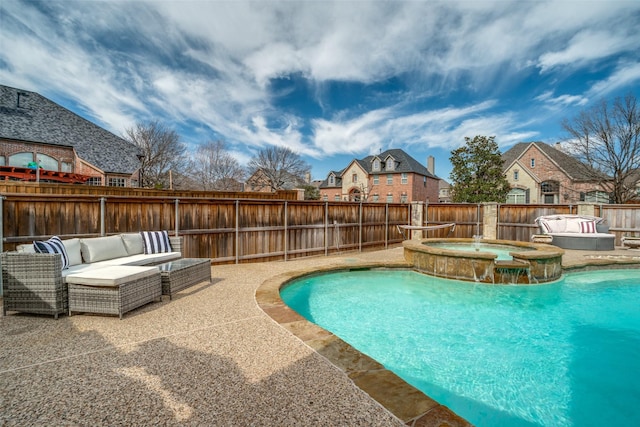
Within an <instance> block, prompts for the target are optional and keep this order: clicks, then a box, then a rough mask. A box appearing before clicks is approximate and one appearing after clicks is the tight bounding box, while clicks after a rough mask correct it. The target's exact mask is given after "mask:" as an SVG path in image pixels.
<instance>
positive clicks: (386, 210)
mask: <svg viewBox="0 0 640 427" xmlns="http://www.w3.org/2000/svg"><path fill="white" fill-rule="evenodd" d="M384 247H385V249H386V248H388V247H389V203H385V204H384Z"/></svg>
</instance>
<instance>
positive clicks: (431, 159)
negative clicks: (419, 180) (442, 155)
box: [427, 156, 436, 175]
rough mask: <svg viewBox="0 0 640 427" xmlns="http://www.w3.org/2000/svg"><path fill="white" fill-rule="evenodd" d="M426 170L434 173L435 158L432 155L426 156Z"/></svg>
mask: <svg viewBox="0 0 640 427" xmlns="http://www.w3.org/2000/svg"><path fill="white" fill-rule="evenodd" d="M427 170H428V171H429V173H431V175H435V174H436V159H435V158H434V157H433V156H429V157H427Z"/></svg>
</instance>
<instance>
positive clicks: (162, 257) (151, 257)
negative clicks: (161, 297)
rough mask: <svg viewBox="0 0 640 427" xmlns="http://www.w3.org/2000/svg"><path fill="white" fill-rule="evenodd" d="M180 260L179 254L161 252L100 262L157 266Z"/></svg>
mask: <svg viewBox="0 0 640 427" xmlns="http://www.w3.org/2000/svg"><path fill="white" fill-rule="evenodd" d="M179 258H180V252H163V253H160V254H138V255H130V256H128V257H124V258H114V259H109V260H106V261H102V262H101V263H100V264H104V265H149V264H159V263H162V262H166V261H172V260H174V259H179Z"/></svg>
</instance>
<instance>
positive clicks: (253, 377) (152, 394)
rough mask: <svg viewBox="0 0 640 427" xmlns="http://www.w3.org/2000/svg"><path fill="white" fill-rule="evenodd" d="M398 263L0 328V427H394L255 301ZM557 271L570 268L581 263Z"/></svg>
mask: <svg viewBox="0 0 640 427" xmlns="http://www.w3.org/2000/svg"><path fill="white" fill-rule="evenodd" d="M629 253H630V252H629V251H614V252H613V253H610V254H609V253H607V254H604V253H598V255H601V256H605V255H607V256H620V255H624V256H626V255H629ZM639 255H640V253H639ZM402 259H403V255H402V248H400V247H397V248H393V249H389V250H385V251H378V252H368V253H362V254H357V253H347V254H344V255H342V256H332V257H326V258H325V257H318V258H308V259H303V260H293V261H287V262H272V263H258V264H241V265H224V266H214V267H213V269H212V271H213V283H212V284H202V285H197V286H194V287H192V288H189V289H186V290H184V291H182V292H180V293H178V295H177V296H174V298H173V300H172V301H169V300H168V298H167V297H164V298H163V301H162V302H161V303H152V304H149V305H146V306H144V307H142V308H140V309H137V310H135V311H132V312H130V313H128V314H126V315H125V317H124V319H123V320H119V319H118V318H117V317H106V316H93V315H74V316H72V317H68V316H62V317H61V318H60V319H59V320H54V319H53V318H51V317H43V316H34V315H23V314H10V315H8V316H5V317H0V425H7V426H12V425H16V426H18V425H19V426H28V425H55V426H62V425H74V426H76V425H77V426H95V425H109V426H113V425H122V426H133V425H198V426H203V425H211V426H231V425H233V426H239V425H257V426H275V425H287V426H294V425H295V426H303V425H304V426H312V425H313V426H316V425H323V426H324V425H332V426H347V425H348V426H358V425H361V426H372V425H375V426H401V425H403V424H404V422H403V421H401V420H400V419H399V418H398V417H396V416H395V415H393V414H392V413H391V412H389V411H388V410H387V409H385V408H384V407H382V406H381V405H380V404H379V403H378V402H377V401H375V400H374V399H372V398H371V397H370V396H369V395H367V394H366V393H365V392H364V391H362V390H361V389H360V388H358V387H356V385H355V384H354V382H353V381H352V380H351V379H350V378H349V377H348V376H347V375H345V374H344V372H343V371H342V370H340V369H339V368H337V367H336V366H334V365H333V364H331V363H330V362H329V361H328V360H327V359H326V358H325V357H323V356H322V355H320V354H319V353H317V352H316V351H314V350H313V349H312V348H311V347H309V346H308V345H306V344H305V343H304V342H303V341H302V340H300V339H299V338H297V337H296V336H294V335H293V334H292V333H291V332H289V331H288V330H287V329H285V328H283V327H282V326H281V325H279V324H278V323H276V322H275V321H274V320H272V318H271V317H270V316H268V315H267V314H266V313H265V312H264V311H263V310H262V309H260V307H259V306H258V305H257V303H256V299H255V294H256V290H257V289H258V288H259V287H260V285H261V284H262V283H264V282H265V280H267V279H269V278H272V277H274V276H277V275H283V274H287V273H290V272H291V271H310V270H314V269H320V268H324V267H329V266H336V267H337V266H353V265H356V264H358V263H367V262H371V261H376V260H385V261H386V262H402ZM566 259H567V260H569V261H570V262H573V263H574V265H577V264H579V263H580V262H582V261H583V259H584V253H578V254H573V253H572V254H568V255H567V256H566ZM634 262H640V260H638V259H636V260H635V261H634ZM404 421H405V422H406V421H407V420H406V419H405V420H404ZM422 425H427V424H422Z"/></svg>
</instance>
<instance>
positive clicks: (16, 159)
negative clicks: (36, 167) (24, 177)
mask: <svg viewBox="0 0 640 427" xmlns="http://www.w3.org/2000/svg"><path fill="white" fill-rule="evenodd" d="M32 162H33V153H16V154H12V155H10V156H9V166H17V167H20V168H26V167H29V163H32Z"/></svg>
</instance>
